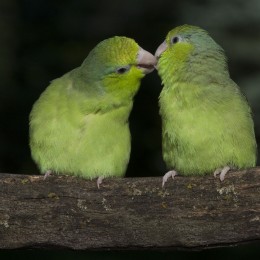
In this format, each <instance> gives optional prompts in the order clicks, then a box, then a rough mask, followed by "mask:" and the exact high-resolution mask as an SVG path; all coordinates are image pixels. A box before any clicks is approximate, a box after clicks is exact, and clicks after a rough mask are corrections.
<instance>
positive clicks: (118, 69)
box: [116, 66, 130, 74]
mask: <svg viewBox="0 0 260 260" xmlns="http://www.w3.org/2000/svg"><path fill="white" fill-rule="evenodd" d="M129 69H130V66H124V67H119V68H117V69H116V73H118V74H124V73H126V72H127V71H128V70H129Z"/></svg>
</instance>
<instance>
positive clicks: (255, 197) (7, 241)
mask: <svg viewBox="0 0 260 260" xmlns="http://www.w3.org/2000/svg"><path fill="white" fill-rule="evenodd" d="M161 181H162V178H159V177H156V178H154V177H153V178H124V179H105V180H104V181H103V183H102V184H101V188H100V189H97V186H96V181H94V180H92V181H90V180H84V179H81V178H78V177H72V176H61V175H60V176H50V177H48V178H47V179H46V180H43V176H39V175H31V176H29V175H15V174H0V249H16V248H52V249H53V248H55V249H57V248H69V249H76V250H105V249H109V250H112V249H113V250H117V249H127V250H129V249H148V248H153V249H162V248H167V249H169V248H171V249H175V248H182V249H187V248H189V249H198V248H199V249H203V248H209V247H218V246H228V245H237V244H239V243H243V242H250V241H260V225H259V223H260V196H259V194H260V167H257V168H253V169H248V170H243V171H236V172H234V171H233V172H231V173H228V175H227V176H226V178H225V180H224V182H220V181H219V179H214V177H213V176H205V177H181V176H177V177H176V178H175V179H174V181H173V180H168V182H167V183H166V187H165V188H164V189H163V188H161Z"/></svg>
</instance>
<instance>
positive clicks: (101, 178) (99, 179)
mask: <svg viewBox="0 0 260 260" xmlns="http://www.w3.org/2000/svg"><path fill="white" fill-rule="evenodd" d="M103 180H104V177H101V176H100V177H98V178H97V187H98V189H99V188H100V184H101V183H102V181H103Z"/></svg>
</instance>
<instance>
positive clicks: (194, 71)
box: [159, 50, 229, 88]
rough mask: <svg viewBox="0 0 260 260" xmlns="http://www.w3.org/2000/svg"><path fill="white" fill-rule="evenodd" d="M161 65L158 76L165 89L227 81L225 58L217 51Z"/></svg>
mask: <svg viewBox="0 0 260 260" xmlns="http://www.w3.org/2000/svg"><path fill="white" fill-rule="evenodd" d="M162 65H163V66H161V67H159V75H160V76H161V78H162V83H163V85H164V87H166V88H168V87H169V88H172V87H174V86H175V85H176V83H189V84H190V83H191V84H196V85H198V84H199V85H205V84H207V83H209V84H210V83H221V82H219V81H223V80H224V81H225V80H228V79H229V72H228V68H227V63H226V60H225V56H224V55H223V54H221V53H219V52H218V51H210V50H207V51H205V52H199V54H198V53H196V52H195V53H193V55H191V56H190V57H188V58H187V60H181V61H178V60H174V61H172V62H168V63H166V62H165V64H162Z"/></svg>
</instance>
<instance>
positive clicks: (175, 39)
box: [172, 36, 180, 44]
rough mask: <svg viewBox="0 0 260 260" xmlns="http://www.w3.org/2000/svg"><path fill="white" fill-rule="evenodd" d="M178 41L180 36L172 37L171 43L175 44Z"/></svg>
mask: <svg viewBox="0 0 260 260" xmlns="http://www.w3.org/2000/svg"><path fill="white" fill-rule="evenodd" d="M179 41H180V38H179V37H178V36H174V37H172V44H175V43H177V42H179Z"/></svg>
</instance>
